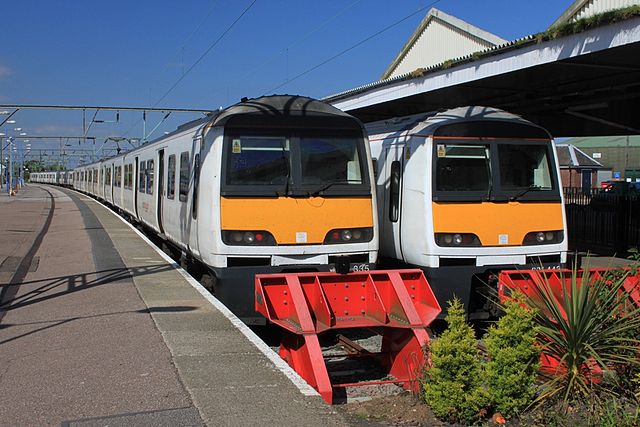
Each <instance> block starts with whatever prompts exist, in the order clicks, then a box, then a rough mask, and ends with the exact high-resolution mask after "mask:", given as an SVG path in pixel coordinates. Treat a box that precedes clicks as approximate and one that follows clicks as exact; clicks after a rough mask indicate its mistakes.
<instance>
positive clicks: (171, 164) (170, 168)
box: [167, 154, 176, 200]
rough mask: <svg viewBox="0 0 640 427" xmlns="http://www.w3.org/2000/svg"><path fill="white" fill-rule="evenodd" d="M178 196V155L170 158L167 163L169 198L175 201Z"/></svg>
mask: <svg viewBox="0 0 640 427" xmlns="http://www.w3.org/2000/svg"><path fill="white" fill-rule="evenodd" d="M175 196H176V155H175V154H172V155H170V156H169V161H168V163H167V198H168V199H172V200H173V199H174V198H175Z"/></svg>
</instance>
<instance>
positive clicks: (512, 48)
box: [324, 13, 640, 137]
mask: <svg viewBox="0 0 640 427" xmlns="http://www.w3.org/2000/svg"><path fill="white" fill-rule="evenodd" d="M324 100H325V101H327V102H330V103H331V104H333V105H334V106H336V107H338V108H340V109H342V110H344V111H346V112H348V113H350V114H353V115H355V116H356V117H358V118H359V119H360V120H362V121H363V122H371V121H375V120H382V119H385V118H391V117H396V116H403V115H409V114H415V113H419V112H426V111H437V110H444V109H449V108H454V107H459V106H465V105H479V106H491V107H496V108H500V109H503V110H506V111H509V112H512V113H515V114H519V115H521V116H523V117H524V118H526V119H527V120H530V121H532V122H534V123H537V124H539V125H541V126H543V127H545V128H546V129H547V130H549V132H551V134H552V135H554V136H555V137H571V136H599V135H629V134H640V114H639V113H638V106H639V105H640V16H639V15H638V14H637V13H631V14H628V15H623V16H621V15H620V14H616V13H610V14H607V15H605V16H604V17H599V18H597V19H591V20H588V21H586V22H585V21H578V22H575V23H570V24H567V25H564V26H562V27H561V28H551V29H550V30H549V31H547V32H545V33H541V34H537V35H533V36H529V37H525V38H523V39H519V40H515V41H512V42H509V43H505V44H503V45H499V46H495V47H492V48H489V49H486V50H484V51H481V52H476V53H473V54H471V55H468V56H466V57H461V58H456V59H454V60H450V61H446V62H443V63H440V64H437V65H434V66H431V67H429V68H427V69H424V68H422V69H417V70H415V71H413V72H410V73H406V74H404V75H401V76H397V77H394V78H390V79H386V80H382V81H379V82H376V83H372V84H368V85H365V86H362V87H359V88H355V89H352V90H349V91H345V92H342V93H339V94H336V95H333V96H330V97H327V98H325V99H324Z"/></svg>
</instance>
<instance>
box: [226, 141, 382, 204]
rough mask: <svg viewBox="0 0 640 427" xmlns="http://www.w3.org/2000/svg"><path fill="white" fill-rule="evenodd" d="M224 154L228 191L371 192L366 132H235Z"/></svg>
mask: <svg viewBox="0 0 640 427" xmlns="http://www.w3.org/2000/svg"><path fill="white" fill-rule="evenodd" d="M223 157H224V158H223V164H224V168H223V179H222V194H223V195H225V196H233V195H256V196H260V195H266V196H274V195H275V196H285V195H286V196H294V197H303V196H306V197H308V196H319V195H321V196H340V195H365V194H366V195H368V194H370V188H369V178H368V176H367V170H368V169H367V164H366V162H365V159H366V155H365V151H364V140H363V139H362V138H361V137H360V138H358V137H345V136H326V135H313V134H311V135H308V136H307V135H292V136H260V135H234V136H230V137H227V138H226V139H225V147H224V150H223Z"/></svg>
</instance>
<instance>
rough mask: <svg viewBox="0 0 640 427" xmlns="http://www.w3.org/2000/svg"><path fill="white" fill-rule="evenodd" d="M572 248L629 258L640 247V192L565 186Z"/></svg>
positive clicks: (572, 249)
mask: <svg viewBox="0 0 640 427" xmlns="http://www.w3.org/2000/svg"><path fill="white" fill-rule="evenodd" d="M564 197H565V207H566V212H567V228H568V234H569V249H570V250H571V251H578V252H587V251H588V252H592V253H595V254H599V255H617V256H621V257H625V256H626V255H627V252H628V250H629V249H630V248H634V247H635V248H637V247H640V195H638V194H624V195H623V194H615V193H606V192H601V191H600V190H598V189H594V190H592V191H591V192H584V191H583V190H582V189H579V188H565V189H564Z"/></svg>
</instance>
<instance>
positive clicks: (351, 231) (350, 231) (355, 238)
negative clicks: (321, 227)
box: [324, 227, 373, 245]
mask: <svg viewBox="0 0 640 427" xmlns="http://www.w3.org/2000/svg"><path fill="white" fill-rule="evenodd" d="M371 239H373V228H370V227H367V228H337V229H334V230H331V231H330V232H328V233H327V235H326V236H325V238H324V244H325V245H331V244H336V243H362V242H370V241H371Z"/></svg>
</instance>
